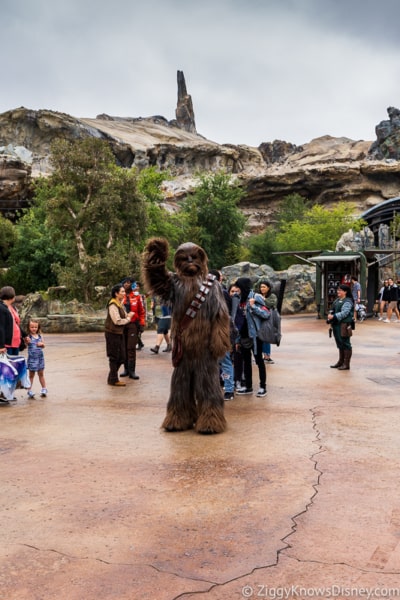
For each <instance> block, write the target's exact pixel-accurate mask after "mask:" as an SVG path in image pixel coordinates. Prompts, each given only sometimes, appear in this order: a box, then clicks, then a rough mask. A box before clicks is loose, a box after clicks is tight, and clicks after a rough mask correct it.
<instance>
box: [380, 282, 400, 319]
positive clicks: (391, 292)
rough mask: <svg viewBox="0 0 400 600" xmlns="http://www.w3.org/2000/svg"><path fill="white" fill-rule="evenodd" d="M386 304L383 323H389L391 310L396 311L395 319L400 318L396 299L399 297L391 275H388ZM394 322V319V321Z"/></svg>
mask: <svg viewBox="0 0 400 600" xmlns="http://www.w3.org/2000/svg"><path fill="white" fill-rule="evenodd" d="M388 283H389V285H388V289H387V294H388V306H387V311H386V319H383V322H384V323H390V319H391V317H392V314H393V311H394V312H395V313H396V317H397V321H399V320H400V313H399V309H398V308H397V301H398V299H399V288H398V287H397V285H396V284H395V283H394V281H393V279H392V278H391V277H388ZM395 322H396V321H395Z"/></svg>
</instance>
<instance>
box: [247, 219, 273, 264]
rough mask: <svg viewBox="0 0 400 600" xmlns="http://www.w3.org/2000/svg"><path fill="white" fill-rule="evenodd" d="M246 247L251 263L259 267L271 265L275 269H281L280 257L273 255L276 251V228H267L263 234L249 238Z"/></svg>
mask: <svg viewBox="0 0 400 600" xmlns="http://www.w3.org/2000/svg"><path fill="white" fill-rule="evenodd" d="M246 246H247V248H248V250H249V256H248V260H249V261H251V262H254V263H256V264H258V265H269V266H270V267H272V268H273V269H279V268H280V260H279V257H278V256H276V255H274V254H273V252H275V250H276V229H275V228H274V227H272V226H270V227H267V228H266V229H265V231H263V232H262V233H260V234H257V235H252V236H251V237H249V238H248V240H247V241H246Z"/></svg>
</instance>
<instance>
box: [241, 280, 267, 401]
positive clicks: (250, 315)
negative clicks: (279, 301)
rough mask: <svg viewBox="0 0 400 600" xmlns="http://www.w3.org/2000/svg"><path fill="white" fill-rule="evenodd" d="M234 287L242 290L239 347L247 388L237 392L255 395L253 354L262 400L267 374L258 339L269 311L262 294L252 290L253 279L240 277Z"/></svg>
mask: <svg viewBox="0 0 400 600" xmlns="http://www.w3.org/2000/svg"><path fill="white" fill-rule="evenodd" d="M234 285H235V286H236V287H238V288H239V289H240V303H239V306H238V308H237V311H238V312H239V314H240V315H241V316H242V317H243V318H242V320H241V326H240V328H239V339H238V342H239V344H238V345H239V347H240V349H241V352H242V356H243V365H244V378H245V381H246V384H245V386H244V387H242V388H240V389H239V390H237V394H238V395H245V394H252V393H253V373H252V364H251V359H252V353H253V354H254V358H255V361H256V364H257V367H258V374H259V378H260V388H259V390H258V392H257V394H256V396H257V398H262V397H263V396H266V395H267V372H266V369H265V363H264V359H263V354H262V341H261V340H260V339H259V338H258V337H257V330H258V329H259V328H260V325H261V321H262V319H263V318H266V317H267V315H268V310H267V308H266V306H265V304H264V299H263V297H262V296H261V294H255V293H254V292H253V290H252V289H251V288H252V285H251V279H249V278H248V277H239V279H238V280H237V281H236V282H235V284H234ZM233 316H234V315H233ZM235 323H236V324H238V319H235Z"/></svg>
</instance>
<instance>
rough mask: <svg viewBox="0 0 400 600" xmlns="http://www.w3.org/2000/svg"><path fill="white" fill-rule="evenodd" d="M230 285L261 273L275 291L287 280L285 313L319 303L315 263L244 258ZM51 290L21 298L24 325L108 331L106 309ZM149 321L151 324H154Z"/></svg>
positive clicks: (229, 275) (229, 272)
mask: <svg viewBox="0 0 400 600" xmlns="http://www.w3.org/2000/svg"><path fill="white" fill-rule="evenodd" d="M222 272H223V274H224V275H225V278H226V283H227V284H228V285H229V284H230V283H233V282H234V281H236V279H237V278H238V277H249V278H250V279H251V281H252V282H253V284H255V283H256V282H257V281H258V280H259V279H260V278H261V277H263V278H266V279H268V280H269V281H270V282H271V284H272V287H273V289H274V291H275V292H278V290H279V288H280V285H281V281H282V280H285V281H286V287H285V295H284V298H283V304H282V314H296V313H313V312H316V311H317V307H316V304H315V278H316V271H315V267H310V266H308V265H293V266H291V267H289V268H288V269H287V270H286V271H274V270H273V269H272V268H271V267H269V266H268V265H256V264H253V263H249V262H242V263H238V264H236V265H231V266H229V267H224V268H223V269H222ZM46 296H47V294H41V293H39V292H35V293H34V294H28V295H27V296H24V297H18V298H17V308H18V310H19V313H20V315H21V320H22V323H23V325H24V326H25V327H26V323H27V321H28V319H29V318H30V317H34V318H35V319H37V320H38V321H39V322H40V324H41V328H42V331H43V333H83V332H91V331H104V321H105V318H106V309H105V308H104V309H102V310H94V309H93V308H92V307H91V306H89V305H87V304H82V303H80V302H78V301H77V300H72V301H71V302H63V301H62V300H60V299H47V297H46ZM152 326H153V325H152V324H149V327H152Z"/></svg>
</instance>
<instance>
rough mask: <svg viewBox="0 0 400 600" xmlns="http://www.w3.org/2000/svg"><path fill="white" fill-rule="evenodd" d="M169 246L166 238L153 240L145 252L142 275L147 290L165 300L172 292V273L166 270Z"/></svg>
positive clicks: (148, 243)
mask: <svg viewBox="0 0 400 600" xmlns="http://www.w3.org/2000/svg"><path fill="white" fill-rule="evenodd" d="M168 254H169V244H168V241H167V240H166V239H164V238H151V239H150V240H149V241H148V242H147V244H146V247H145V250H144V252H143V262H142V275H143V279H144V283H145V287H146V289H147V290H148V291H149V292H150V293H152V294H154V295H156V296H160V297H161V298H163V299H168V298H169V297H170V292H171V273H170V272H169V271H168V270H167V268H166V262H167V258H168Z"/></svg>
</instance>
